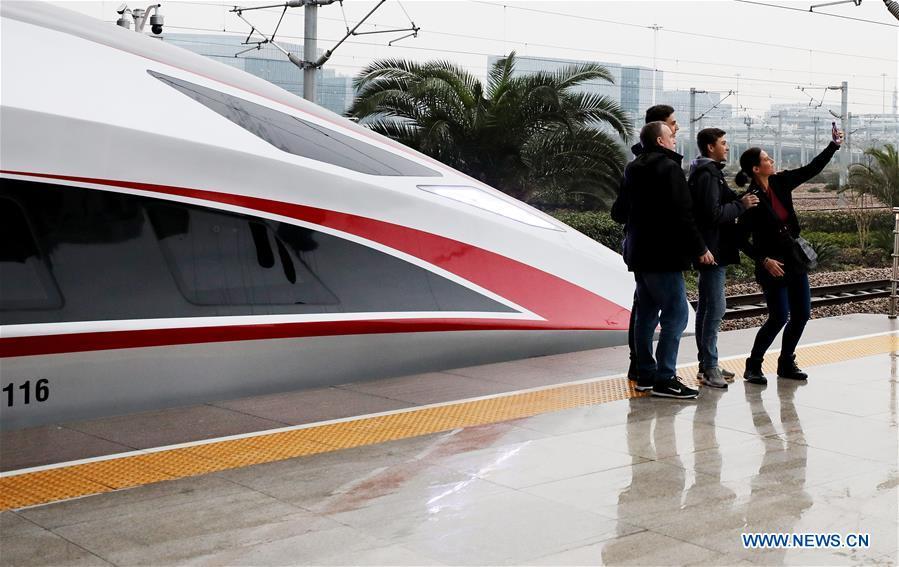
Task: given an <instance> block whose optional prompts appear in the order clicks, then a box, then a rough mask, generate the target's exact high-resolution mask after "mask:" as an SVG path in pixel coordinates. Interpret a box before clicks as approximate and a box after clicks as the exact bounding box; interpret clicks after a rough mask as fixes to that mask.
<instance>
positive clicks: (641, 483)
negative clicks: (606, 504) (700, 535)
mask: <svg viewBox="0 0 899 567" xmlns="http://www.w3.org/2000/svg"><path fill="white" fill-rule="evenodd" d="M629 404H630V409H629V411H628V415H627V447H628V452H629V453H630V455H631V459H632V460H633V462H632V465H631V467H630V469H631V481H630V484H628V486H627V487H625V488H624V490H622V491H621V493H620V494H619V495H618V508H617V511H618V514H617V517H618V519H619V520H620V521H621V523H620V524H619V530H620V533H621V534H622V535H623V534H624V533H630V532H632V531H633V527H632V525H631V524H629V523H628V520H630V519H639V518H640V517H645V516H647V515H651V514H656V513H664V512H669V511H672V510H678V509H679V508H680V507H681V502H682V499H683V492H684V484H685V480H686V478H685V475H686V471H684V469H683V467H681V466H680V457H679V456H677V441H676V438H675V428H674V424H675V418H676V417H677V414H678V413H679V412H680V411H681V410H683V409H684V408H685V407H688V404H685V403H681V402H672V403H666V404H659V403H657V402H656V403H653V402H652V401H651V400H649V399H647V398H642V397H641V398H631V399H630V400H629ZM671 457H673V458H671ZM647 458H648V459H652V461H657V460H660V459H666V461H665V463H666V464H665V465H664V466H660V465H658V464H657V463H655V462H646V459H647ZM630 545H631V544H630V543H628V542H622V544H621V548H620V549H619V546H618V544H617V543H616V542H614V541H613V542H610V543H609V545H607V546H606V547H604V548H603V551H602V557H603V562H604V563H617V562H620V561H622V560H623V559H624V558H626V557H628V556H629V554H630V553H632V552H633V550H632V549H630V550H629V549H628V546H630Z"/></svg>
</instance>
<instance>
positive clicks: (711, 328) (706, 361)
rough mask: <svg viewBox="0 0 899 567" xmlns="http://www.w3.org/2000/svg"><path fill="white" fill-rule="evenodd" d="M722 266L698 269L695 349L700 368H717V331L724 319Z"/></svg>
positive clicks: (723, 269)
mask: <svg viewBox="0 0 899 567" xmlns="http://www.w3.org/2000/svg"><path fill="white" fill-rule="evenodd" d="M726 272H727V268H725V267H724V266H708V267H702V268H700V269H699V303H698V305H697V306H696V348H697V350H698V351H699V357H698V360H699V367H700V368H703V369H705V368H716V367H717V366H718V329H719V328H720V327H721V319H723V318H724V309H725V301H724V275H725V273H726Z"/></svg>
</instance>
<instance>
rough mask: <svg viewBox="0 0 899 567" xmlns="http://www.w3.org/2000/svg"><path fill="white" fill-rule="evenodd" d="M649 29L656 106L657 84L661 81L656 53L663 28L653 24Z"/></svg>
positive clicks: (653, 101)
mask: <svg viewBox="0 0 899 567" xmlns="http://www.w3.org/2000/svg"><path fill="white" fill-rule="evenodd" d="M649 29H651V30H652V105H653V106H655V104H656V91H657V90H659V85H658V84H656V81H658V80H659V66H658V65H656V53H657V49H658V43H659V30H660V29H662V26H660V25H658V24H652V25H651V26H649Z"/></svg>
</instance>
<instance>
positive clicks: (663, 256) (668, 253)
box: [612, 146, 707, 272]
mask: <svg viewBox="0 0 899 567" xmlns="http://www.w3.org/2000/svg"><path fill="white" fill-rule="evenodd" d="M682 159H683V156H681V155H680V154H677V153H675V152H673V151H671V150H668V149H667V148H662V147H658V146H655V147H652V148H648V149H646V150H645V151H644V152H642V153H641V154H640V155H639V156H637V158H636V159H635V160H634V161H632V162H631V163H629V164H628V166H627V167H626V168H625V170H624V178H623V180H622V182H621V189H620V191H619V194H618V199H617V200H616V202H615V205H614V206H613V207H612V218H613V219H614V220H615V221H616V222H619V223H623V224H625V225H626V229H625V230H626V236H625V242H624V261H625V262H626V263H627V267H628V270H630V271H632V272H679V271H683V270H687V269H689V268H690V263H691V261H692V260H693V259H695V258H698V257H699V256H701V255H703V254H704V253H705V252H706V250H707V248H706V246H705V243H704V242H703V240H702V236H701V235H700V234H699V230H698V229H697V228H696V224H695V223H694V221H693V203H692V201H691V199H690V190H689V189H688V188H687V180H686V179H685V178H684V172H683V171H682V170H681V165H680V164H681V160H682Z"/></svg>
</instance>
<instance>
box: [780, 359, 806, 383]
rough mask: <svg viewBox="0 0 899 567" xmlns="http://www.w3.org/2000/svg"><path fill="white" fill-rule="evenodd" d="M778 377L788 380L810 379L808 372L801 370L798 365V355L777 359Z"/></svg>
mask: <svg viewBox="0 0 899 567" xmlns="http://www.w3.org/2000/svg"><path fill="white" fill-rule="evenodd" d="M777 377H778V378H787V379H788V380H808V374H806V373H805V372H803V371H802V370H799V367H798V366H796V355H795V354H794V355H793V356H790V357H789V358H783V357H781V358H778V359H777Z"/></svg>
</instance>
